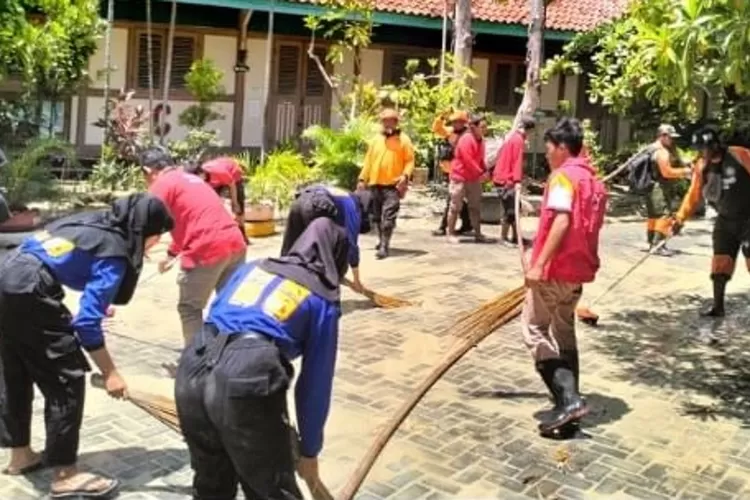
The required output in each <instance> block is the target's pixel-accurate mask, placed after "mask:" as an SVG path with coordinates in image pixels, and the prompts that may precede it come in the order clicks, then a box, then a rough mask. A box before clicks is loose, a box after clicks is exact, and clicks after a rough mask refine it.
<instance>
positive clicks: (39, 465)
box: [2, 457, 44, 476]
mask: <svg viewBox="0 0 750 500" xmlns="http://www.w3.org/2000/svg"><path fill="white" fill-rule="evenodd" d="M43 468H44V458H43V457H39V461H38V462H34V463H33V464H29V465H27V466H26V467H21V468H20V469H11V468H10V467H6V468H4V469H3V471H2V473H3V475H6V476H24V475H26V474H31V473H32V472H36V471H38V470H41V469H43Z"/></svg>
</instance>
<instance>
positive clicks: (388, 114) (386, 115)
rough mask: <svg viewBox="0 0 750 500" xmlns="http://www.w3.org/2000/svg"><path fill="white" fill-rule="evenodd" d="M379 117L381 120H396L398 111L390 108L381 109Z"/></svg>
mask: <svg viewBox="0 0 750 500" xmlns="http://www.w3.org/2000/svg"><path fill="white" fill-rule="evenodd" d="M380 119H381V120H398V119H399V116H398V111H396V110H395V109H391V108H386V109H384V110H383V111H381V112H380Z"/></svg>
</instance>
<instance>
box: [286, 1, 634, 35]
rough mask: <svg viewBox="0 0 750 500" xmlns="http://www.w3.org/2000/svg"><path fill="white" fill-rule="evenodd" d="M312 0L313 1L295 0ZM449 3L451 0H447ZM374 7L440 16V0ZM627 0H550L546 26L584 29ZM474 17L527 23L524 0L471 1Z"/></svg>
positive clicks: (609, 15) (622, 8) (385, 3)
mask: <svg viewBox="0 0 750 500" xmlns="http://www.w3.org/2000/svg"><path fill="white" fill-rule="evenodd" d="M297 1H300V2H304V3H315V0H297ZM448 1H449V2H450V5H453V4H454V2H455V0H448ZM375 3H376V5H377V10H379V11H381V12H395V13H399V14H408V15H413V16H425V17H442V16H443V9H444V5H445V3H444V0H375ZM628 3H629V0H551V2H550V3H549V6H548V7H547V23H546V25H547V28H550V29H555V30H566V31H588V30H590V29H592V28H594V27H596V26H597V25H599V24H601V23H602V22H605V21H607V20H609V19H612V18H614V17H617V16H618V15H620V14H622V13H623V12H624V11H625V8H626V6H627V4H628ZM472 12H473V14H474V18H475V19H477V20H480V21H488V22H494V23H503V24H523V25H526V24H528V22H529V14H528V12H529V1H528V0H472Z"/></svg>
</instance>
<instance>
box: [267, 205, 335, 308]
mask: <svg viewBox="0 0 750 500" xmlns="http://www.w3.org/2000/svg"><path fill="white" fill-rule="evenodd" d="M348 251H349V241H348V240H347V238H346V231H345V230H344V228H342V227H341V226H339V225H338V224H336V223H335V222H334V221H332V220H331V219H329V218H327V217H319V218H317V219H315V220H313V221H312V222H311V223H310V224H308V226H307V228H306V229H305V231H304V232H303V233H302V234H301V235H300V237H299V238H297V240H296V241H295V242H294V245H292V248H291V249H290V250H289V253H287V254H286V255H285V256H284V257H278V258H269V259H265V260H262V261H260V263H258V267H260V268H261V269H263V270H265V271H267V272H269V273H272V274H276V275H277V276H283V277H284V278H287V279H290V280H292V281H294V282H295V283H299V284H300V285H302V286H304V287H306V288H307V289H308V290H310V291H311V292H313V293H315V294H316V295H319V296H320V297H322V298H324V299H326V300H329V301H331V302H338V301H339V300H340V298H341V290H340V286H341V280H342V278H343V277H344V275H345V274H346V270H347V253H348Z"/></svg>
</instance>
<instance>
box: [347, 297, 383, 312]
mask: <svg viewBox="0 0 750 500" xmlns="http://www.w3.org/2000/svg"><path fill="white" fill-rule="evenodd" d="M376 307H377V306H376V305H375V304H373V303H372V301H371V300H370V299H347V300H342V301H341V314H349V313H353V312H356V311H367V310H369V309H375V308H376Z"/></svg>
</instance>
